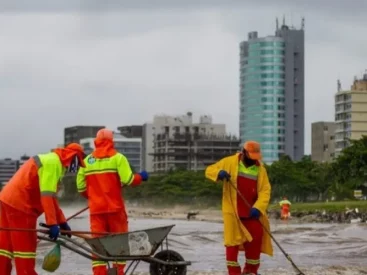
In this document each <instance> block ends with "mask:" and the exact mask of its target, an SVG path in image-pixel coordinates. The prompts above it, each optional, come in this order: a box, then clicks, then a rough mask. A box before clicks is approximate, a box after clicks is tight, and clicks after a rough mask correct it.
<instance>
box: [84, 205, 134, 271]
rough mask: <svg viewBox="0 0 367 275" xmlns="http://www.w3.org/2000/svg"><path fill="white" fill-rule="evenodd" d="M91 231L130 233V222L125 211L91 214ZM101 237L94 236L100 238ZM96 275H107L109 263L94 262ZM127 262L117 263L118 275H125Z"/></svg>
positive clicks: (115, 265)
mask: <svg viewBox="0 0 367 275" xmlns="http://www.w3.org/2000/svg"><path fill="white" fill-rule="evenodd" d="M90 229H91V231H92V232H110V233H125V232H128V231H129V230H128V221H127V215H126V212H125V210H122V211H119V212H114V213H103V214H91V215H90ZM100 236H101V235H94V237H100ZM92 265H93V274H94V275H107V263H106V262H103V261H93V262H92ZM125 265H126V262H125V261H121V262H115V263H114V264H113V266H114V267H116V268H117V275H124V273H125V272H124V269H125Z"/></svg>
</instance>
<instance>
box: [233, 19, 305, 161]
mask: <svg viewBox="0 0 367 275" xmlns="http://www.w3.org/2000/svg"><path fill="white" fill-rule="evenodd" d="M304 100H305V99H304V19H302V26H301V28H300V29H295V28H294V27H290V26H287V25H286V24H285V20H284V19H283V24H282V25H281V26H280V27H279V25H278V20H277V24H276V31H275V35H274V36H266V37H258V34H257V32H250V33H249V34H248V40H247V41H243V42H241V43H240V125H239V126H240V139H241V143H243V142H245V141H247V140H256V141H259V142H260V143H261V146H262V151H263V160H264V162H265V163H272V162H273V161H276V160H278V159H279V157H280V156H281V155H283V154H286V155H288V156H290V157H291V158H292V159H293V160H300V159H301V158H302V157H303V155H304V128H305V126H304V125H305V116H304V113H305V111H304V108H305V101H304Z"/></svg>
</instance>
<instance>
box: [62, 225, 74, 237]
mask: <svg viewBox="0 0 367 275" xmlns="http://www.w3.org/2000/svg"><path fill="white" fill-rule="evenodd" d="M60 229H62V230H65V231H71V228H70V226H69V225H68V223H67V222H64V223H61V224H60ZM61 235H64V236H65V235H66V236H68V237H69V238H71V234H67V233H61Z"/></svg>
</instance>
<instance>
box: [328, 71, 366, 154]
mask: <svg viewBox="0 0 367 275" xmlns="http://www.w3.org/2000/svg"><path fill="white" fill-rule="evenodd" d="M335 124H336V129H335V156H336V157H337V156H338V155H339V154H340V153H341V151H342V150H343V149H344V148H346V147H348V146H349V140H356V139H360V138H361V137H362V135H367V73H365V74H364V75H363V77H362V78H361V79H357V78H355V79H354V82H353V85H352V86H351V88H350V90H342V89H341V84H340V82H339V81H338V92H337V93H336V94H335Z"/></svg>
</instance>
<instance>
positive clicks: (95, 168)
mask: <svg viewBox="0 0 367 275" xmlns="http://www.w3.org/2000/svg"><path fill="white" fill-rule="evenodd" d="M84 162H85V168H80V169H79V173H78V176H77V188H78V191H79V192H83V191H85V190H86V183H85V177H86V176H90V175H98V174H105V173H114V174H118V176H119V178H120V181H121V183H122V184H126V185H130V184H131V183H132V182H133V180H134V174H133V172H132V171H131V168H130V164H129V162H128V160H127V159H126V157H125V156H124V155H123V154H121V153H117V154H115V155H114V156H112V157H108V158H94V157H93V156H92V155H88V156H87V157H86V158H85V159H84Z"/></svg>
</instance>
